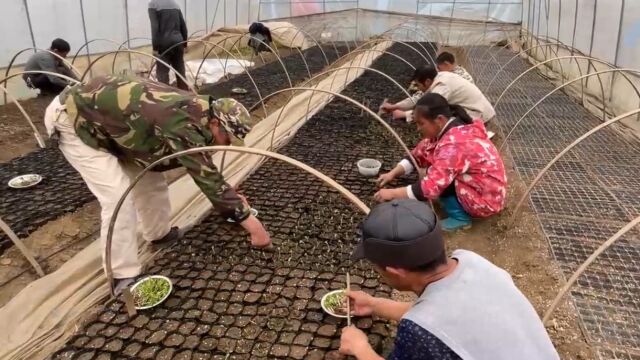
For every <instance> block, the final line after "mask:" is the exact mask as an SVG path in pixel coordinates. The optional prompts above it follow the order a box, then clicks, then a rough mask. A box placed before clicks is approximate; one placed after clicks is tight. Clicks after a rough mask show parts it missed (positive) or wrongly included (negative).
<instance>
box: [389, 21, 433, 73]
mask: <svg viewBox="0 0 640 360" xmlns="http://www.w3.org/2000/svg"><path fill="white" fill-rule="evenodd" d="M404 25H405V24H400V25H398V26H394V27H392V28H391V29H388V30H386V31H385V32H383V33H382V34H391V35H392V36H393V35H395V34H394V33H393V32H395V31H397V30H407V31H413V32H414V33H415V34H417V35H420V36H423V37H426V38H427V43H428V44H429V45H430V46H431V49H432V50H433V51H434V53H435V54H437V53H438V50H437V49H436V48H435V47H434V46H433V42H432V41H429V40H428V34H423V33H421V32H419V31H418V30H416V29H414V28H411V27H406V26H404ZM391 40H392V41H395V42H401V41H400V40H394V39H391ZM416 43H417V44H418V46H420V47H421V48H422V50H424V52H425V54H427V56H429V59H430V60H431V62H432V63H434V64H435V60H434V59H433V57H432V56H431V54H430V53H429V51H428V50H427V48H426V47H424V45H422V42H420V41H416ZM422 58H423V59H424V60H425V61H429V60H427V58H426V57H424V56H422Z"/></svg>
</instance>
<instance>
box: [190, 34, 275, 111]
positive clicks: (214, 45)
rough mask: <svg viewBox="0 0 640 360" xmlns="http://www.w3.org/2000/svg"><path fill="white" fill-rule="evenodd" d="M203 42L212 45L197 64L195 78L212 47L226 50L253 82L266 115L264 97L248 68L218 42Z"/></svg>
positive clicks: (224, 66) (224, 67)
mask: <svg viewBox="0 0 640 360" xmlns="http://www.w3.org/2000/svg"><path fill="white" fill-rule="evenodd" d="M198 41H203V40H198ZM205 43H207V44H209V45H212V47H211V49H209V51H208V52H207V54H206V56H205V57H204V58H203V59H202V62H200V66H198V71H197V72H196V79H197V78H198V76H199V75H200V70H201V69H202V64H203V63H204V60H205V59H207V57H208V56H209V54H210V53H211V51H212V50H213V49H214V48H220V49H222V51H224V52H226V53H227V58H228V57H229V55H231V56H232V57H233V58H234V59H235V60H237V61H238V64H239V65H240V66H241V67H242V68H243V69H244V71H245V72H246V73H247V76H248V77H249V80H251V83H252V84H253V87H255V89H256V93H257V94H258V99H260V102H261V103H262V111H263V112H264V116H267V108H266V107H265V104H264V99H263V98H262V93H261V92H260V89H259V88H258V84H256V82H255V80H254V79H253V76H251V73H250V72H249V69H248V68H247V67H246V66H244V65H243V64H242V63H241V62H240V61H239V59H238V58H236V57H235V56H233V54H232V53H231V52H230V51H229V50H227V49H225V48H224V47H222V46H220V45H218V44H212V43H209V42H206V41H205ZM220 63H222V61H221V62H220ZM223 69H224V71H225V73H226V69H227V67H226V64H224V65H223Z"/></svg>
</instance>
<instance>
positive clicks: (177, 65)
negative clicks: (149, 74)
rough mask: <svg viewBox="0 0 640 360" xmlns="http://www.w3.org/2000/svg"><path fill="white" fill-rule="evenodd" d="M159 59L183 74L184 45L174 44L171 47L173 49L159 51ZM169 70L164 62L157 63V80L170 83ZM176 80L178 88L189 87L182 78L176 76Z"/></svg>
mask: <svg viewBox="0 0 640 360" xmlns="http://www.w3.org/2000/svg"><path fill="white" fill-rule="evenodd" d="M160 59H161V60H162V61H164V62H166V63H167V64H169V65H170V66H171V67H172V68H174V69H175V70H176V71H177V72H178V74H180V75H182V76H185V67H184V47H183V46H182V45H178V46H175V47H173V49H171V50H169V51H167V52H165V53H163V52H160ZM169 70H170V69H169V68H168V67H166V66H165V65H164V64H161V63H158V65H157V68H156V77H157V78H158V81H160V82H162V83H165V84H168V85H170V84H169ZM176 82H177V85H178V88H180V89H182V90H188V89H189V87H188V86H187V84H186V83H185V82H184V81H183V80H182V79H180V77H179V76H176Z"/></svg>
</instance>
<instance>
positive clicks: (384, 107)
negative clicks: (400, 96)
mask: <svg viewBox="0 0 640 360" xmlns="http://www.w3.org/2000/svg"><path fill="white" fill-rule="evenodd" d="M395 108H396V106H395V105H394V104H392V103H390V102H388V101H384V102H383V103H382V105H380V110H381V111H384V112H391V111H393V110H395Z"/></svg>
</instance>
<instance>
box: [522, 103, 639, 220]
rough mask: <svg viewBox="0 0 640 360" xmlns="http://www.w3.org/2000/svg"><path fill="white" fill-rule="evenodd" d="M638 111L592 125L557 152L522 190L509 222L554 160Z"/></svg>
mask: <svg viewBox="0 0 640 360" xmlns="http://www.w3.org/2000/svg"><path fill="white" fill-rule="evenodd" d="M638 113H640V108H639V109H636V110H633V111H629V112H627V113H625V114H622V115H620V116H618V117H616V118H613V119H611V120H608V121H606V122H604V123H602V124H600V125H598V126H596V127H594V128H593V129H591V130H589V131H587V132H586V133H584V135H582V136H580V137H579V138H578V139H576V140H575V141H574V142H572V143H571V144H569V145H568V146H567V147H566V148H564V150H562V151H561V152H560V153H558V155H556V157H554V158H553V159H552V160H551V161H549V163H548V164H547V165H546V166H545V167H544V168H543V169H542V170H540V172H539V173H538V175H537V176H536V177H535V179H533V181H532V182H531V184H530V185H529V186H528V187H527V190H526V191H525V192H524V194H522V197H521V198H520V200H519V201H518V204H517V205H516V207H515V208H514V210H513V215H512V216H511V220H510V222H511V224H514V223H515V220H516V216H517V215H518V210H520V208H521V207H522V204H524V202H525V200H526V198H527V196H528V195H529V193H530V192H531V190H533V188H534V187H535V186H536V185H537V184H538V182H539V181H540V179H541V178H542V176H543V175H544V174H545V173H546V172H547V171H548V170H549V169H550V168H551V167H552V166H553V164H555V163H556V162H558V160H560V158H562V157H563V156H564V154H566V153H567V152H569V150H571V149H573V148H574V147H575V146H576V145H578V144H579V143H580V142H582V140H584V139H586V138H588V137H589V136H591V135H592V134H594V133H596V132H598V131H599V130H600V129H603V128H605V127H607V126H609V125H611V124H613V123H616V122H618V121H620V120H623V119H626V118H628V117H629V116H631V115H635V114H638Z"/></svg>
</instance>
